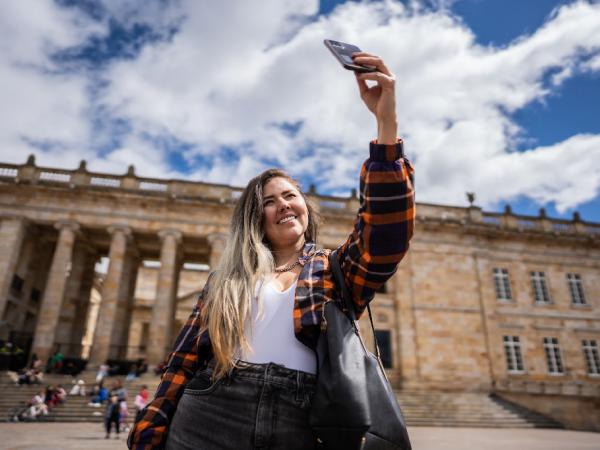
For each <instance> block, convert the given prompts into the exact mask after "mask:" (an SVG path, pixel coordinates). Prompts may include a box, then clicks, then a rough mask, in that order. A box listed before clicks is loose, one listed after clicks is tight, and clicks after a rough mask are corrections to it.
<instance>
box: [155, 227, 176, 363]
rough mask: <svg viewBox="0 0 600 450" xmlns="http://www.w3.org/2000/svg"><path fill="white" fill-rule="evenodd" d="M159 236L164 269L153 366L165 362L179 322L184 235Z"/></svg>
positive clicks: (158, 294)
mask: <svg viewBox="0 0 600 450" xmlns="http://www.w3.org/2000/svg"><path fill="white" fill-rule="evenodd" d="M158 235H159V236H160V238H161V241H162V247H161V250H160V269H159V271H158V281H157V283H156V300H155V301H154V306H153V307H152V318H151V320H150V331H151V332H150V336H149V342H148V347H147V348H148V350H147V357H148V362H149V363H150V364H158V363H160V362H161V361H163V360H164V358H165V356H166V355H167V354H168V352H169V350H170V346H171V344H172V342H171V340H172V333H173V321H174V320H175V300H176V296H177V285H178V282H179V269H180V264H179V244H180V243H181V238H182V235H181V232H180V231H178V230H162V231H161V232H160V233H158Z"/></svg>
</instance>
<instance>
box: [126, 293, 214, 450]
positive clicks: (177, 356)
mask: <svg viewBox="0 0 600 450" xmlns="http://www.w3.org/2000/svg"><path fill="white" fill-rule="evenodd" d="M207 289H208V282H207V283H206V286H205V287H204V289H203V290H202V293H201V294H200V295H199V296H198V301H197V303H196V305H195V306H194V309H193V310H192V313H191V314H190V316H189V318H188V320H187V322H186V323H185V325H184V326H183V328H182V329H181V331H180V333H179V335H178V336H177V340H176V341H175V346H174V349H173V352H171V353H170V354H169V356H168V358H167V364H166V367H165V369H164V371H163V374H162V377H161V380H160V384H159V385H158V388H157V390H156V394H155V396H154V399H153V400H152V401H151V402H150V403H148V405H147V406H146V407H145V408H144V409H142V410H141V411H140V412H139V413H138V416H137V417H136V421H135V424H134V426H133V428H132V429H131V432H130V433H129V438H128V440H127V445H128V447H129V448H130V449H135V450H156V449H162V448H164V446H165V443H166V439H167V433H168V428H169V423H170V421H171V419H172V418H173V416H174V414H175V410H176V409H177V403H178V402H179V398H180V397H181V395H182V394H183V391H184V389H185V386H186V384H187V383H188V381H189V380H190V379H191V378H192V377H193V376H194V373H195V372H196V369H197V368H198V366H199V365H200V364H203V363H204V362H206V361H205V360H207V359H208V357H209V355H208V353H207V352H203V351H199V345H201V344H199V343H200V341H202V340H203V339H206V338H207V335H206V336H205V334H206V333H203V334H202V336H200V334H199V331H200V313H201V310H202V305H203V299H204V296H205V295H206V292H207ZM202 348H205V349H209V348H210V346H209V345H202ZM204 353H207V354H206V355H204ZM199 359H201V360H199Z"/></svg>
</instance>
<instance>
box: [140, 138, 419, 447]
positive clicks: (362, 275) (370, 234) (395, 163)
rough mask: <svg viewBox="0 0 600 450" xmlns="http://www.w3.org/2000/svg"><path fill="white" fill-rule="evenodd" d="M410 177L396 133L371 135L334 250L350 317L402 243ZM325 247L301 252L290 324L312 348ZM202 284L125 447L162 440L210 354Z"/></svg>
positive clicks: (328, 279)
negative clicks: (346, 224)
mask: <svg viewBox="0 0 600 450" xmlns="http://www.w3.org/2000/svg"><path fill="white" fill-rule="evenodd" d="M413 181H414V171H413V168H412V165H411V164H410V162H409V161H408V160H407V159H406V158H405V157H404V153H403V144H402V141H401V140H400V139H399V140H398V142H397V143H396V144H392V145H383V144H377V143H376V142H375V141H373V142H371V145H370V157H369V158H368V159H367V160H366V161H365V162H364V164H363V165H362V168H361V171H360V198H359V200H360V208H359V210H358V214H357V217H356V220H355V222H354V228H353V231H352V233H351V234H350V236H349V237H348V239H347V240H346V242H344V244H342V245H341V246H340V248H339V251H338V257H339V260H340V266H341V268H342V271H343V273H344V275H345V278H346V283H347V285H348V288H349V289H350V292H351V294H352V297H353V300H354V304H355V307H356V312H357V317H358V316H360V315H361V313H362V312H363V311H364V310H365V308H366V306H367V304H368V303H369V302H370V301H371V300H372V299H373V297H374V296H375V292H376V290H377V289H378V288H379V287H381V286H382V285H383V284H384V283H385V282H386V281H387V280H388V278H390V277H391V276H392V275H393V274H394V272H395V271H396V267H397V265H398V263H399V262H400V260H401V259H402V258H403V256H404V255H405V254H406V252H407V250H408V245H409V241H410V238H411V237H412V234H413V228H414V222H415V203H414V190H413ZM330 251H331V250H319V249H317V248H316V245H315V244H314V243H312V242H310V243H307V244H306V245H305V246H304V251H303V255H302V257H301V258H300V263H301V265H302V270H301V272H300V276H299V277H298V283H297V287H296V291H295V305H294V331H295V334H296V337H297V339H298V340H300V341H301V342H302V343H304V344H305V345H307V346H308V347H310V348H312V349H315V348H316V345H317V340H318V337H319V332H320V324H321V318H322V311H323V304H324V303H325V302H327V301H331V300H338V299H339V295H338V294H337V293H336V292H335V287H334V282H333V279H332V275H331V272H330V270H329V261H328V256H329V253H330ZM209 284H210V278H209V281H208V282H207V284H206V286H205V287H204V289H203V291H202V293H201V294H200V296H199V298H198V301H197V304H196V306H195V307H194V309H193V311H192V314H191V315H190V317H189V319H188V321H187V322H186V324H185V325H184V327H183V328H182V330H181V332H180V333H179V336H178V337H177V340H176V341H175V347H174V350H173V352H172V353H171V354H170V355H169V357H168V359H167V365H166V367H165V369H164V372H163V375H162V378H161V381H160V384H159V386H158V389H157V391H156V395H155V397H154V399H153V400H152V401H151V402H150V403H149V404H148V406H146V408H144V409H143V410H142V411H141V412H140V413H139V414H138V417H137V419H136V423H135V426H134V427H133V429H132V430H131V432H130V434H129V440H128V445H129V448H130V449H136V450H150V449H160V448H163V447H164V445H165V442H166V437H167V432H168V428H169V422H170V420H171V419H172V417H173V415H174V414H175V409H176V408H177V403H178V401H179V398H180V397H181V395H182V394H183V391H184V389H185V386H186V384H187V382H188V381H189V380H190V379H191V378H192V377H193V376H194V374H195V372H196V371H197V370H198V369H201V368H204V367H205V366H206V365H207V364H208V362H209V361H210V359H211V358H212V348H211V343H210V337H209V336H208V332H204V333H202V334H200V333H199V330H200V311H201V309H202V301H203V298H204V296H205V295H206V292H207V291H208V287H209ZM199 426H202V425H201V424H200V425H199Z"/></svg>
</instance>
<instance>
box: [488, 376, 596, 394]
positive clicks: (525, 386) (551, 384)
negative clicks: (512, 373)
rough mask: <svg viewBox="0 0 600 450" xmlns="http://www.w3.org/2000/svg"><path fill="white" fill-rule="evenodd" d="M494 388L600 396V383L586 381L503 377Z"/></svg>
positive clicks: (520, 391)
mask: <svg viewBox="0 0 600 450" xmlns="http://www.w3.org/2000/svg"><path fill="white" fill-rule="evenodd" d="M494 389H495V390H496V391H498V392H502V391H504V392H518V393H528V394H548V395H575V396H580V397H595V398H598V397H600V385H598V384H595V383H592V382H586V381H562V382H561V381H530V380H510V379H503V380H496V381H494Z"/></svg>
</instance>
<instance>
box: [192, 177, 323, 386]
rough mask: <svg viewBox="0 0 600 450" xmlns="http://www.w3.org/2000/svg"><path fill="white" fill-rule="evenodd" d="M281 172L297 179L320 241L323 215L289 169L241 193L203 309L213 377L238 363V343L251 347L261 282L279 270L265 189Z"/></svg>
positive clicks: (309, 233) (312, 236)
mask: <svg viewBox="0 0 600 450" xmlns="http://www.w3.org/2000/svg"><path fill="white" fill-rule="evenodd" d="M276 177H281V178H285V179H286V180H288V181H289V182H290V183H292V184H293V185H294V186H295V187H296V188H297V189H298V192H300V194H301V195H302V197H303V198H304V201H305V202H306V207H307V209H308V227H307V229H306V232H305V233H304V238H305V241H306V242H310V241H312V242H316V239H317V231H318V216H317V213H316V211H315V210H314V208H313V207H312V205H311V204H310V201H309V199H308V198H307V197H306V196H305V195H304V194H303V193H302V190H301V189H300V186H299V185H298V183H297V182H296V181H295V180H294V179H293V178H292V177H290V176H289V175H288V174H287V173H286V172H284V171H283V170H279V169H269V170H266V171H264V172H263V173H262V174H260V175H259V176H257V177H255V178H253V179H252V180H250V182H249V183H248V185H247V186H246V188H245V189H244V191H243V192H242V195H241V197H240V198H239V200H238V202H237V204H236V206H235V209H234V211H233V217H232V218H231V225H230V231H229V238H228V240H227V243H226V245H225V248H224V250H223V254H222V255H221V259H220V261H219V263H218V265H217V268H216V271H215V273H214V274H213V276H212V277H211V280H210V286H209V289H208V293H207V295H206V298H205V300H204V302H205V303H204V307H203V308H202V314H201V323H202V326H201V331H205V330H208V333H209V336H210V340H211V343H212V349H213V353H214V358H215V370H214V374H213V376H214V377H215V378H221V377H222V376H224V375H225V374H226V373H227V372H228V371H229V370H230V369H231V368H233V366H234V365H235V360H234V358H235V352H236V350H237V349H238V348H241V349H244V350H247V349H249V348H250V346H249V344H248V341H247V339H246V337H245V335H244V324H245V321H246V318H247V317H249V315H250V311H251V306H252V297H253V296H254V294H255V292H254V290H255V286H256V283H257V281H259V280H260V279H262V278H264V277H266V276H268V275H270V274H272V273H273V271H274V268H275V262H274V259H273V255H272V253H271V250H270V248H269V247H270V244H269V242H268V241H267V239H266V236H265V233H264V229H263V188H264V186H265V185H266V184H267V183H268V182H269V181H270V180H271V179H272V178H276Z"/></svg>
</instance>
